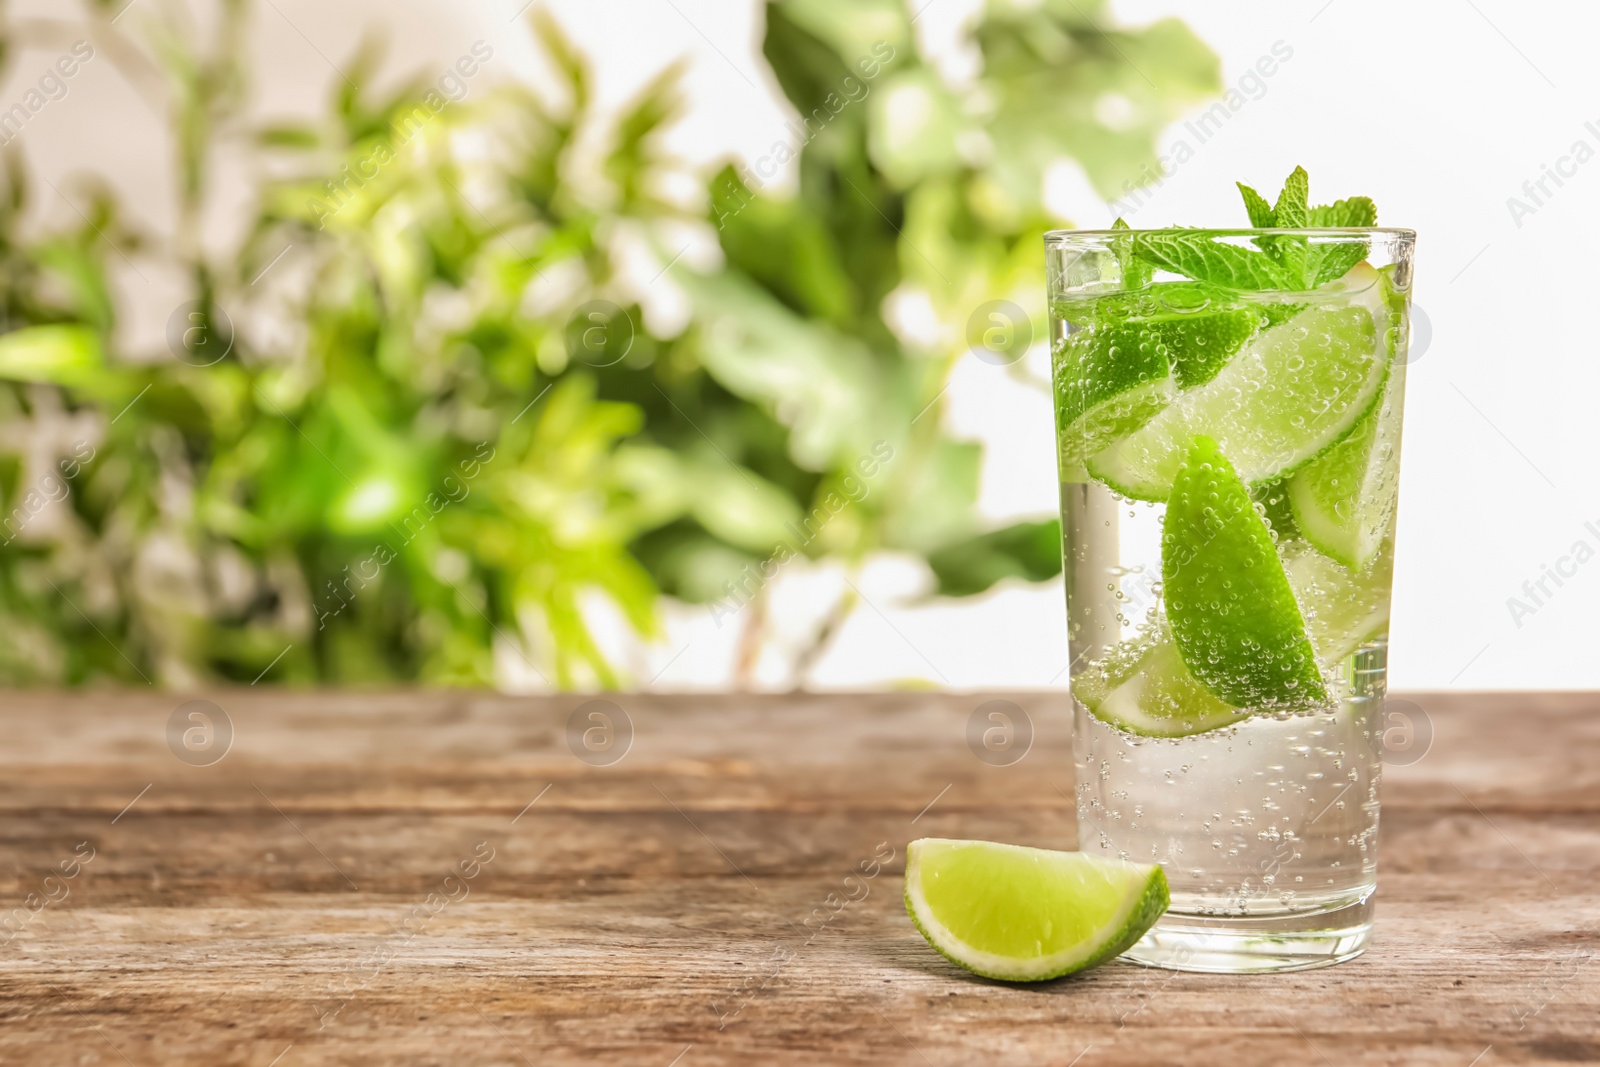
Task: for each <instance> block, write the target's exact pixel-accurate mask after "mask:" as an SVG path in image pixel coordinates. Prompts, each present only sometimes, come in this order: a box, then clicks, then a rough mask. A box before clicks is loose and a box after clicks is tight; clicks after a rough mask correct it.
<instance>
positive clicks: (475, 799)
mask: <svg viewBox="0 0 1600 1067" xmlns="http://www.w3.org/2000/svg"><path fill="white" fill-rule="evenodd" d="M184 699H185V698H182V697H174V696H169V695H161V694H153V693H111V692H107V693H101V694H88V695H72V696H59V695H43V694H27V695H17V694H0V708H3V710H4V721H5V728H6V744H5V745H4V748H3V750H0V753H3V759H4V761H5V767H4V774H3V776H0V801H3V804H4V810H5V814H6V818H5V820H4V834H3V836H0V855H3V866H0V877H3V885H0V899H3V900H4V901H6V906H7V907H11V908H13V909H14V910H13V911H12V912H11V915H10V918H9V919H3V918H0V926H3V927H4V928H5V929H6V930H9V931H10V932H9V933H0V942H4V944H3V945H0V1011H3V1024H0V1062H4V1063H17V1064H69V1063H70V1064H95V1063H98V1064H122V1063H131V1064H137V1065H140V1067H143V1065H147V1064H148V1065H152V1067H153V1065H157V1064H207V1065H214V1064H255V1065H261V1067H265V1065H268V1064H276V1065H277V1067H303V1065H309V1064H365V1063H404V1064H510V1065H516V1064H547V1063H580V1062H582V1063H625V1064H645V1065H659V1067H669V1065H672V1064H676V1065H678V1067H700V1065H703V1064H711V1063H740V1064H749V1063H758V1064H763V1063H777V1062H781V1063H789V1062H795V1063H801V1062H803V1063H872V1064H885V1063H908V1064H952V1065H955V1064H974V1063H982V1062H992V1063H1004V1064H1026V1063H1054V1064H1063V1065H1065V1064H1072V1063H1077V1064H1081V1065H1082V1067H1101V1065H1107V1064H1130V1065H1132V1064H1137V1065H1141V1067H1143V1065H1148V1064H1166V1063H1172V1064H1211V1063H1221V1064H1228V1065H1229V1067H1242V1065H1246V1064H1273V1065H1283V1064H1322V1063H1327V1064H1330V1065H1333V1064H1337V1065H1340V1067H1343V1065H1345V1064H1379V1063H1406V1064H1439V1065H1444V1067H1469V1065H1474V1067H1495V1065H1498V1064H1505V1063H1596V1062H1600V995H1597V994H1600V961H1596V959H1595V957H1596V955H1600V896H1597V893H1596V885H1597V880H1600V698H1597V697H1596V696H1592V695H1519V696H1509V695H1502V696H1489V695H1474V696H1466V695H1457V696H1431V697H1430V696H1420V697H1413V699H1415V700H1416V701H1417V702H1418V703H1419V704H1421V705H1422V706H1423V707H1424V708H1425V709H1426V710H1427V712H1428V714H1429V716H1430V717H1431V720H1432V723H1433V728H1434V732H1435V735H1436V736H1435V738H1434V741H1433V745H1432V749H1431V751H1430V752H1429V753H1428V755H1427V756H1426V757H1425V758H1423V759H1422V760H1420V761H1418V762H1416V763H1414V764H1412V765H1410V766H1395V767H1391V768H1388V769H1387V771H1386V778H1385V781H1384V786H1383V803H1384V811H1383V822H1382V826H1383V838H1382V857H1381V861H1380V882H1381V889H1380V891H1379V911H1378V927H1377V934H1376V940H1375V944H1374V947H1373V948H1372V950H1371V951H1370V952H1369V953H1368V954H1367V955H1366V956H1364V957H1363V958H1361V959H1359V960H1357V961H1355V962H1353V963H1349V964H1346V965H1344V966H1340V967H1335V968H1329V969H1324V970H1319V971H1310V972H1303V973H1300V974H1294V975H1284V976H1277V977H1216V976H1208V975H1197V974H1178V973H1172V972H1165V971H1153V970H1145V969H1142V968H1139V967H1136V966H1133V965H1131V964H1128V963H1124V962H1120V961H1119V962H1113V963H1111V964H1108V965H1107V966H1105V967H1102V968H1100V969H1099V970H1096V971H1094V972H1091V973H1089V974H1087V975H1083V976H1080V977H1077V978H1072V979H1067V980H1063V981H1059V982H1054V983H1050V984H1047V985H1043V986H1038V987H1032V988H1024V987H1013V986H1006V985H1002V984H999V983H995V982H988V981H984V980H981V979H976V978H973V977H971V976H969V975H967V974H965V973H963V972H961V971H958V970H956V969H955V968H953V967H952V966H950V965H949V964H947V963H946V962H945V961H944V960H942V959H941V958H939V957H938V956H936V955H935V954H934V953H933V952H932V951H931V950H929V949H928V947H927V946H926V944H924V942H923V941H922V939H921V938H920V937H919V936H918V935H917V933H916V931H915V930H914V929H913V928H912V926H911V924H910V922H909V921H908V920H907V919H906V916H905V913H904V911H903V908H902V904H901V896H900V894H901V873H902V870H903V857H904V853H905V845H906V842H907V841H908V840H910V839H911V838H914V837H921V836H949V837H993V838H998V839H1001V840H1007V841H1015V842H1021V843H1029V844H1037V845H1047V846H1056V847H1070V846H1071V845H1072V842H1073V839H1074V830H1073V816H1072V807H1071V804H1070V802H1069V801H1068V797H1069V796H1070V795H1071V793H1072V770H1071V759H1070V751H1071V744H1070V732H1069V729H1068V725H1069V724H1068V712H1067V709H1066V704H1065V701H1064V699H1063V697H1062V696H1061V695H1060V694H1050V695H1025V694H1008V695H1005V696H1004V697H1003V699H1007V700H1010V701H1012V702H1013V703H1015V704H1016V705H1018V706H1019V707H1020V708H1021V709H1022V710H1023V711H1025V712H1026V713H1027V715H1028V717H1029V718H1030V719H1031V721H1032V723H1033V726H1034V733H1035V736H1034V739H1033V743H1032V746H1031V749H1030V750H1029V751H1028V752H1027V755H1026V756H1025V757H1023V758H1022V759H1020V760H1019V761H1017V762H1015V763H1012V764H1011V765H1009V766H994V765H990V764H986V763H984V762H981V761H980V760H979V759H977V758H976V757H975V756H974V755H973V753H972V752H971V751H970V750H969V748H968V745H967V742H966V731H967V724H968V720H969V717H970V716H971V715H972V712H973V710H974V709H975V708H976V707H977V706H978V705H979V704H981V703H983V702H984V700H985V699H989V698H986V697H980V696H959V695H928V694H897V695H875V696H859V697H857V696H789V697H773V696H704V697H700V696H693V697H690V696H671V697H664V696H616V697H613V698H611V700H612V702H613V704H614V705H615V706H620V708H621V709H622V713H623V714H625V715H626V717H627V719H628V720H629V721H631V729H632V740H631V745H630V746H628V751H627V752H626V755H625V756H623V758H621V759H620V760H617V761H616V762H612V763H610V764H609V765H602V762H601V761H603V760H605V759H609V758H611V757H614V756H616V755H618V754H619V752H620V751H621V750H622V748H623V747H624V740H625V737H624V735H625V733H626V730H625V729H624V726H625V723H624V722H623V720H622V715H621V714H619V713H618V711H617V710H616V707H615V706H607V705H605V704H596V705H589V706H587V707H583V708H581V709H580V705H585V704H586V703H587V698H581V697H560V698H552V699H519V698H513V697H505V696H495V695H485V694H478V693H437V694H435V693H428V694H399V695H372V694H348V693H343V694H293V695H289V694H280V693H274V692H262V691H259V690H248V691H242V692H221V693H214V694H210V695H209V698H208V699H209V700H210V701H212V702H213V703H214V704H215V705H217V706H220V708H221V709H222V710H223V711H224V712H225V713H226V716H227V719H228V721H229V722H231V724H232V730H233V737H232V740H231V743H225V738H224V734H225V731H224V730H222V729H220V728H219V727H220V725H221V723H220V720H219V721H217V722H215V723H213V724H212V732H211V733H210V734H209V735H208V734H207V732H206V731H207V725H206V723H205V722H204V721H203V720H199V719H190V718H189V717H188V716H189V712H190V711H193V710H196V708H195V707H190V708H188V709H186V710H185V709H180V708H179V705H180V704H182V703H183V702H184ZM197 707H200V708H201V709H202V710H203V707H204V706H203V705H201V706H197ZM575 710H578V717H577V720H576V725H577V729H575V730H573V731H571V733H570V736H571V738H572V740H573V742H574V743H575V744H574V746H569V719H571V718H572V716H573V712H574V711H575ZM594 711H600V712H603V713H605V714H606V715H608V716H609V718H610V720H611V728H612V729H613V730H614V731H615V732H614V733H613V734H612V735H611V736H610V742H609V743H610V747H609V748H607V747H606V744H607V738H606V736H605V731H606V729H607V727H606V723H605V722H604V721H602V720H599V719H593V718H591V717H590V713H591V712H594ZM175 713H176V717H177V721H176V723H175V724H174V722H173V719H174V716H175ZM211 717H212V718H213V719H217V716H216V715H215V713H214V712H212V713H211ZM586 728H587V729H591V730H594V731H597V732H595V733H591V734H590V735H589V737H588V739H587V740H588V742H589V744H590V745H591V746H592V747H594V748H598V749H599V753H598V754H596V752H594V751H591V750H590V749H587V748H585V747H584V744H583V741H584V738H583V736H582V730H583V729H586ZM186 730H189V731H194V732H192V733H190V734H189V736H188V738H187V740H185V738H184V736H183V735H184V732H185V731H186ZM169 737H170V738H171V745H170V746H169ZM186 745H187V747H186ZM224 749H226V754H225V755H222V752H223V750H224ZM575 751H577V752H583V753H584V754H585V755H586V756H587V758H588V761H589V762H585V761H584V760H581V759H579V758H578V756H577V755H575V754H574V753H575ZM175 752H181V753H183V754H184V757H185V758H184V759H180V758H179V757H178V756H177V755H175V754H174V753H175ZM219 755H220V756H221V758H220V759H218V758H217V757H218V756H219ZM890 855H892V857H893V858H892V859H886V860H885V861H884V862H882V863H881V864H877V865H876V867H877V868H878V869H879V871H880V873H878V874H877V875H876V876H875V877H873V878H869V879H865V880H864V881H861V882H852V883H850V884H849V885H848V886H847V884H846V882H845V876H846V874H847V873H849V872H850V871H851V870H852V869H856V868H857V867H858V865H860V864H861V863H862V861H864V860H865V861H868V863H867V868H868V869H869V870H870V869H874V866H875V864H874V863H873V862H871V861H872V860H873V858H874V857H888V856H890ZM52 872H54V873H53V874H52ZM863 891H864V893H865V895H864V896H863ZM852 896H854V897H858V898H860V899H856V900H849V899H848V898H849V897H852Z"/></svg>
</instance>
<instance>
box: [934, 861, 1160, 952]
mask: <svg viewBox="0 0 1600 1067" xmlns="http://www.w3.org/2000/svg"><path fill="white" fill-rule="evenodd" d="M1167 901H1168V897H1167V878H1166V875H1164V874H1163V873H1162V872H1161V868H1160V867H1159V866H1156V865H1154V864H1150V865H1146V864H1137V863H1127V862H1124V861H1122V860H1115V859H1102V858H1100V857H1098V856H1089V855H1086V854H1084V853H1082V852H1052V851H1050V850H1048V849H1042V848H1024V847H1022V846H1020V845H1001V844H997V843H995V842H993V841H951V840H947V839H944V838H936V837H928V838H923V839H922V840H920V841H913V842H911V844H910V846H909V847H908V848H907V849H906V911H907V912H909V913H910V915H911V921H912V922H913V923H915V924H916V926H917V929H918V930H919V931H921V933H922V936H923V937H925V938H927V939H928V944H930V945H932V946H933V947H934V948H935V949H937V950H938V952H939V953H940V954H941V955H942V956H944V957H945V958H946V959H948V960H949V961H950V962H951V963H954V964H955V965H956V966H958V967H965V968H966V969H967V970H969V971H972V972H974V973H976V974H981V975H983V976H984V977H986V978H999V979H1001V980H1003V981H1008V982H1038V981H1042V980H1044V979H1046V978H1059V977H1061V976H1062V975H1064V974H1071V973H1073V972H1074V971H1082V970H1086V969H1088V968H1090V967H1094V966H1096V965H1098V964H1101V963H1104V962H1105V961H1106V960H1108V959H1111V958H1112V957H1113V956H1116V955H1118V954H1120V953H1122V952H1125V951H1127V950H1128V948H1130V947H1131V946H1132V945H1133V943H1134V942H1135V941H1137V940H1139V938H1141V937H1143V936H1144V934H1145V931H1147V930H1149V929H1150V927H1151V926H1152V925H1154V923H1155V921H1156V920H1157V919H1159V918H1160V917H1161V913H1162V912H1164V911H1166V910H1167Z"/></svg>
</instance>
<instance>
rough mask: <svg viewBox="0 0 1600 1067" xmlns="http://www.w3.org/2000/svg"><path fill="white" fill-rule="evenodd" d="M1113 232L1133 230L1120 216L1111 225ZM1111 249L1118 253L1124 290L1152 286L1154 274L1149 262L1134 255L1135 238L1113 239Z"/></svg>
mask: <svg viewBox="0 0 1600 1067" xmlns="http://www.w3.org/2000/svg"><path fill="white" fill-rule="evenodd" d="M1111 228H1112V229H1113V230H1127V229H1132V227H1130V226H1129V225H1128V223H1127V221H1126V220H1125V219H1123V218H1122V217H1121V216H1120V215H1119V216H1118V217H1117V221H1116V222H1113V223H1112V224H1111ZM1111 249H1112V251H1113V252H1115V253H1116V256H1117V264H1118V265H1119V266H1120V267H1121V268H1122V287H1123V288H1124V289H1143V288H1144V287H1145V286H1147V285H1149V284H1150V275H1151V274H1152V273H1154V270H1153V268H1152V267H1151V266H1150V264H1149V263H1148V262H1146V261H1145V260H1143V259H1140V258H1139V257H1138V256H1136V255H1134V251H1133V238H1132V237H1128V238H1120V237H1119V238H1113V239H1112V243H1111Z"/></svg>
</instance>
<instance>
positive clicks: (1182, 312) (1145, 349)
mask: <svg viewBox="0 0 1600 1067" xmlns="http://www.w3.org/2000/svg"><path fill="white" fill-rule="evenodd" d="M1224 299H1225V297H1224V296H1223V295H1222V294H1220V293H1213V292H1212V291H1211V290H1208V289H1206V288H1204V287H1201V286H1196V285H1193V284H1189V283H1179V284H1176V285H1165V286H1153V287H1151V288H1150V289H1147V290H1142V291H1140V292H1139V293H1137V294H1117V295H1116V296H1114V297H1107V298H1103V299H1102V301H1101V302H1100V303H1099V304H1098V305H1090V307H1091V308H1092V309H1093V310H1092V311H1085V312H1083V313H1080V314H1078V315H1073V314H1071V313H1070V312H1064V313H1062V315H1061V317H1062V318H1063V319H1064V320H1067V321H1071V320H1073V319H1077V320H1079V321H1082V320H1083V319H1085V318H1089V321H1088V322H1087V323H1085V326H1086V328H1085V329H1081V330H1079V331H1077V332H1075V333H1073V334H1071V335H1069V337H1068V340H1067V341H1066V343H1065V344H1063V345H1061V346H1060V348H1059V349H1058V352H1059V358H1058V360H1057V363H1056V367H1055V380H1056V415H1057V419H1058V423H1057V425H1058V428H1059V432H1060V441H1061V449H1062V464H1061V469H1062V471H1063V472H1065V473H1066V474H1070V475H1071V477H1069V478H1066V479H1065V480H1069V481H1074V480H1075V481H1082V480H1084V479H1085V478H1086V476H1087V472H1086V471H1085V470H1084V467H1083V459H1084V457H1086V456H1090V455H1093V454H1094V453H1096V452H1098V451H1100V450H1102V449H1104V448H1106V447H1107V446H1108V445H1110V444H1111V443H1112V442H1114V441H1116V440H1117V439H1119V438H1121V437H1125V436H1127V435H1128V434H1130V433H1132V432H1133V431H1134V430H1137V429H1138V428H1139V427H1141V426H1143V425H1144V424H1145V423H1146V422H1149V421H1150V419H1151V418H1152V417H1154V416H1155V415H1156V414H1157V413H1158V412H1160V411H1161V409H1162V408H1164V407H1166V406H1167V404H1168V403H1170V402H1171V401H1172V399H1173V397H1174V396H1175V395H1176V391H1177V390H1178V389H1188V388H1192V387H1194V386H1197V385H1201V384H1203V383H1205V382H1208V381H1210V380H1211V379H1212V378H1213V377H1215V376H1216V374H1217V372H1218V371H1219V370H1221V369H1222V367H1223V366H1224V365H1226V364H1227V362H1228V360H1229V359H1230V358H1231V357H1232V356H1233V354H1234V353H1235V352H1237V351H1238V350H1239V348H1240V347H1241V346H1242V345H1243V344H1244V343H1245V341H1246V340H1248V339H1249V338H1250V337H1251V335H1253V334H1254V333H1255V332H1256V330H1257V329H1258V328H1259V327H1260V325H1261V323H1262V321H1263V316H1262V314H1261V313H1260V312H1259V311H1257V310H1256V309H1254V308H1250V307H1244V306H1225V305H1223V304H1222V301H1223V300H1224ZM1091 315H1094V316H1098V318H1097V319H1096V318H1090V316H1091Z"/></svg>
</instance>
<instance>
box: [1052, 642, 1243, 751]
mask: <svg viewBox="0 0 1600 1067" xmlns="http://www.w3.org/2000/svg"><path fill="white" fill-rule="evenodd" d="M1127 646H1128V647H1126V648H1119V649H1118V650H1116V651H1114V652H1112V653H1110V654H1109V655H1108V656H1107V657H1106V658H1105V659H1104V660H1102V661H1101V662H1099V663H1096V664H1093V665H1091V666H1090V667H1089V668H1088V669H1087V670H1085V671H1084V672H1083V673H1082V674H1081V675H1077V676H1075V677H1074V678H1073V679H1072V695H1073V696H1075V697H1077V698H1078V700H1079V701H1080V702H1081V703H1082V704H1083V706H1084V707H1086V708H1088V709H1089V712H1090V713H1091V714H1092V715H1094V717H1095V718H1097V719H1099V720H1101V721H1102V722H1106V723H1109V724H1111V725H1112V726H1115V727H1116V728H1117V729H1119V730H1123V731H1125V732H1127V733H1130V734H1138V735H1140V736H1142V737H1188V736H1190V735H1191V734H1201V733H1205V732H1206V731H1208V730H1216V729H1220V728H1221V727H1224V726H1231V725H1232V724H1233V723H1236V722H1238V721H1239V720H1240V719H1245V718H1248V717H1249V715H1250V712H1248V711H1244V710H1241V709H1239V708H1236V707H1234V706H1233V705H1231V704H1227V703H1224V702H1223V701H1221V700H1218V699H1217V698H1216V697H1215V696H1213V695H1212V694H1211V691H1210V690H1209V689H1207V688H1206V687H1205V686H1203V685H1201V684H1200V682H1199V681H1198V680H1196V678H1195V676H1194V675H1193V674H1190V673H1189V668H1188V667H1186V666H1185V665H1184V662H1183V657H1182V656H1180V655H1178V646H1177V645H1176V644H1175V643H1173V640H1172V635H1171V633H1170V632H1169V631H1168V630H1167V628H1166V626H1164V625H1163V626H1160V627H1159V628H1158V629H1157V630H1156V631H1155V632H1154V633H1153V634H1152V635H1151V636H1149V637H1147V638H1145V639H1143V640H1138V641H1129V642H1127Z"/></svg>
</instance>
